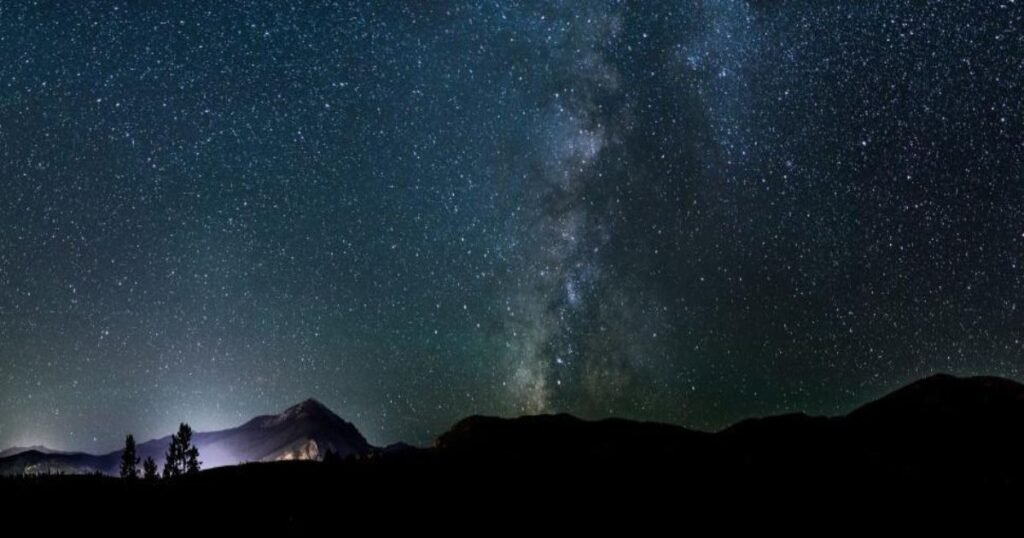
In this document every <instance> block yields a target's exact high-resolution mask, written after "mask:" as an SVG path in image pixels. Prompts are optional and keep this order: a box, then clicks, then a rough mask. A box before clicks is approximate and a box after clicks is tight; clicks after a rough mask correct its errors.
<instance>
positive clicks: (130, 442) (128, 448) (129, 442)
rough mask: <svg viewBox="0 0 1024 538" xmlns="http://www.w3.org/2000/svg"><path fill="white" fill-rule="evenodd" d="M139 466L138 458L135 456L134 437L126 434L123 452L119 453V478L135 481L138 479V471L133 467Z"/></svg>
mask: <svg viewBox="0 0 1024 538" xmlns="http://www.w3.org/2000/svg"><path fill="white" fill-rule="evenodd" d="M138 464H139V458H138V456H136V454H135V437H132V435H131V434H128V438H126V439H125V440H124V450H123V451H122V452H121V478H124V479H126V480H135V479H136V478H138V477H139V470H138V468H136V467H135V466H136V465H138Z"/></svg>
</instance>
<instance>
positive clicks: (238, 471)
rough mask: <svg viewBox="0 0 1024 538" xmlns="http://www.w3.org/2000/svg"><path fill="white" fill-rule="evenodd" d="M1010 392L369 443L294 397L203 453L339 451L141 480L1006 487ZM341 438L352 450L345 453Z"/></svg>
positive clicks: (941, 389) (336, 489) (622, 487)
mask: <svg viewBox="0 0 1024 538" xmlns="http://www.w3.org/2000/svg"><path fill="white" fill-rule="evenodd" d="M1022 401H1024V386H1022V385H1020V384H1017V383H1014V382H1012V381H1008V380H1004V379H996V378H985V377H977V378H956V377H952V376H934V377H931V378H928V379H925V380H922V381H919V382H916V383H913V384H911V385H908V386H906V387H903V388H901V389H899V390H897V391H895V392H893V393H891V394H889V395H887V396H885V397H883V398H881V399H879V400H877V401H874V402H871V403H869V404H866V405H864V406H862V407H860V408H858V409H856V410H854V411H853V412H851V413H849V414H848V415H845V416H839V417H811V416H806V415H802V414H791V415H782V416H775V417H765V418H756V419H750V420H745V421H742V422H739V423H737V424H735V425H733V426H731V427H729V428H726V429H724V430H722V431H721V432H718V433H705V432H699V431H693V430H689V429H686V428H683V427H680V426H674V425H669V424H657V423H642V422H635V421H630V420H623V419H606V420H598V421H588V420H582V419H579V418H576V417H573V416H570V415H564V414H561V415H541V416H527V417H520V418H495V417H484V416H472V417H468V418H466V419H464V420H461V421H459V422H458V423H457V424H455V425H454V426H453V427H452V428H451V429H450V430H449V431H447V432H445V433H444V434H443V435H441V436H440V437H439V438H438V439H437V441H436V443H435V445H434V446H433V447H431V448H427V449H420V448H415V447H411V446H408V445H396V446H392V447H390V448H388V449H372V448H371V447H369V445H368V444H366V442H365V440H363V438H362V436H361V435H357V433H358V432H355V429H354V428H352V427H351V425H350V424H348V423H347V422H344V421H343V420H341V419H340V418H337V417H336V416H335V415H334V414H333V413H331V412H330V411H329V410H327V409H326V408H324V407H323V406H322V405H320V404H318V403H317V402H315V401H309V402H303V403H302V404H299V405H297V406H294V407H292V408H289V409H288V410H286V411H284V412H283V413H281V414H279V415H271V416H264V417H257V418H255V419H253V420H251V421H249V422H247V423H246V424H243V425H242V426H239V427H238V428H234V429H231V430H224V431H222V432H208V433H206V434H197V440H199V441H200V442H201V451H203V450H205V451H206V452H204V453H203V457H204V459H205V454H206V453H215V451H214V450H213V448H214V447H223V449H224V450H228V449H229V448H230V450H232V451H233V453H235V454H238V453H243V452H244V451H246V450H248V451H250V452H248V454H251V456H252V458H251V459H253V460H260V461H270V460H279V459H287V458H288V457H289V455H303V456H305V455H310V454H311V452H310V451H309V450H304V449H298V450H297V449H296V448H295V447H297V446H298V447H309V446H311V445H310V443H311V442H315V444H316V446H317V451H318V452H320V451H325V450H326V448H325V447H330V448H331V450H337V451H338V452H339V454H342V457H341V458H336V459H334V460H332V461H333V462H332V463H329V464H328V463H316V462H298V461H295V462H271V463H254V464H248V465H240V466H228V467H221V468H217V469H213V470H210V471H204V472H203V473H200V475H199V476H196V477H187V478H185V479H182V480H177V481H166V482H165V481H161V482H159V483H158V484H151V485H147V486H145V488H149V489H148V490H146V491H151V492H154V495H167V496H168V497H175V496H177V495H178V494H179V493H180V492H181V491H183V490H187V491H189V492H192V493H197V492H202V493H203V494H204V495H205V496H207V497H208V500H209V502H213V503H216V502H217V501H218V499H220V498H226V497H231V498H237V499H240V500H243V501H245V502H250V503H253V504H254V505H259V504H260V503H269V502H270V501H269V500H268V499H277V498H278V497H279V494H280V493H281V492H289V493H294V492H301V493H302V497H303V498H304V499H311V501H309V502H314V503H317V502H319V503H321V505H322V506H321V508H322V509H323V510H324V511H325V513H330V512H331V510H332V508H331V507H332V506H335V504H336V503H337V502H339V501H341V502H348V503H359V502H371V501H370V500H373V499H378V500H379V499H387V502H388V504H389V505H390V504H391V503H403V502H408V503H429V502H434V501H437V500H438V499H442V498H444V496H445V495H461V496H463V497H471V498H472V500H474V501H476V500H479V501H480V502H484V501H485V500H488V499H490V501H487V502H492V503H494V502H496V501H494V500H493V499H494V498H495V496H503V497H504V498H505V500H506V501H510V502H511V501H515V500H516V499H521V498H522V495H528V496H530V498H542V499H547V501H548V502H552V503H558V502H561V500H562V499H566V498H574V499H575V498H595V497H596V498H601V499H609V498H611V499H629V498H633V497H634V496H636V495H640V494H642V493H644V492H647V493H648V494H650V492H654V491H669V492H674V493H672V494H670V495H686V494H688V495H699V496H702V497H707V496H712V497H714V496H718V497H719V498H732V497H733V496H735V495H736V494H738V493H740V492H741V493H742V494H743V495H746V496H748V497H751V496H753V497H754V498H757V499H762V500H765V499H775V498H780V496H785V495H788V494H793V493H797V494H800V495H811V496H814V497H822V496H827V495H835V494H839V493H842V494H844V495H851V494H855V495H861V496H863V495H869V496H871V498H875V497H877V496H878V495H890V496H897V495H907V494H908V492H915V493H918V494H921V493H922V492H923V493H927V494H934V493H935V492H943V491H945V492H954V491H955V492H962V491H983V492H994V491H995V492H999V491H1004V492H1005V491H1010V490H1012V489H1016V488H1019V487H1020V486H1021V485H1024V466H1022V464H1021V458H1020V454H1022V453H1024V405H1022ZM151 443H154V445H153V446H156V444H155V442H151ZM143 445H147V446H148V445H149V443H144V444H143ZM140 446H141V445H140ZM202 447H205V448H202ZM231 447H238V448H231ZM346 447H347V448H346ZM346 449H347V450H349V452H348V454H358V455H359V456H358V457H349V458H345V457H344V454H345V450H346ZM147 450H148V448H147ZM117 456H118V454H117V453H112V454H108V455H105V456H90V455H82V454H77V455H74V454H71V455H47V454H42V453H39V452H36V451H26V452H22V453H20V454H17V455H15V456H13V457H11V458H5V459H4V460H0V464H4V465H6V464H7V462H9V461H14V462H16V463H17V465H20V466H22V467H31V466H33V465H34V466H36V467H35V468H36V469H39V468H42V467H40V466H41V465H44V464H45V463H46V462H57V463H59V464H61V465H68V466H73V465H85V464H88V465H95V466H108V467H106V468H116V463H117ZM76 458H77V459H76ZM65 478H67V477H65ZM97 483H99V484H108V485H107V486H103V487H105V488H107V491H114V492H118V491H130V490H131V488H130V487H128V486H117V487H114V486H110V485H109V484H111V483H108V482H102V481H101V482H95V481H83V480H57V479H56V478H53V479H45V478H40V479H36V480H35V481H34V480H32V479H20V480H13V479H7V480H6V481H0V486H3V485H6V486H10V485H11V484H15V485H16V486H18V487H21V488H23V489H26V490H29V491H38V492H40V495H41V496H42V497H43V498H45V497H46V495H49V494H50V493H51V492H52V491H53V490H57V491H64V490H65V489H70V490H72V491H73V492H74V495H75V496H76V497H78V496H82V495H88V492H89V488H93V487H96V486H95V484H97ZM112 483H117V481H114V482H112ZM140 487H141V486H140ZM119 488H120V489H119ZM126 488H127V489H126ZM659 495H660V494H659ZM672 498H674V497H672ZM304 502H305V501H304ZM286 504H287V503H286ZM300 504H301V505H302V506H305V505H304V504H302V503H300ZM242 505H244V502H243V503H242ZM289 513H290V512H289ZM304 513H305V512H304Z"/></svg>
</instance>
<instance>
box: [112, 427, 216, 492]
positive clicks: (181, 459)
mask: <svg viewBox="0 0 1024 538" xmlns="http://www.w3.org/2000/svg"><path fill="white" fill-rule="evenodd" d="M202 464H203V462H201V461H199V449H198V448H197V447H196V446H195V445H193V444H192V428H191V427H190V426H189V425H188V424H186V423H184V422H182V423H181V425H180V426H179V427H178V433H175V434H173V435H171V445H170V446H169V447H167V452H166V454H165V455H164V470H163V477H164V478H173V477H176V476H182V475H186V474H196V473H198V472H199V467H200V466H201V465H202ZM138 465H139V456H138V453H137V452H136V449H135V437H134V436H132V435H131V434H128V437H127V438H126V439H125V440H124V450H123V451H122V452H121V478H124V479H125V480H137V479H138V478H139V468H138ZM157 478H158V475H157V465H156V462H155V461H153V458H152V457H146V461H145V462H143V463H142V479H143V480H147V481H154V480H156V479H157Z"/></svg>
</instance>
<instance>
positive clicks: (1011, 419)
mask: <svg viewBox="0 0 1024 538" xmlns="http://www.w3.org/2000/svg"><path fill="white" fill-rule="evenodd" d="M435 450H437V451H438V453H439V457H440V458H441V459H442V460H443V461H448V462H457V463H466V462H475V463H477V464H479V463H481V462H484V463H491V464H496V463H498V462H503V463H504V464H517V463H523V464H525V465H522V466H521V467H520V468H521V469H531V468H534V469H536V468H542V467H543V466H541V465H538V464H539V463H543V464H551V465H553V466H555V467H558V468H562V469H564V468H566V467H565V466H564V465H563V464H564V463H567V462H568V463H571V465H572V466H573V467H574V468H577V469H602V470H604V471H608V470H615V469H622V468H629V469H634V470H635V469H637V468H655V469H657V470H659V471H661V473H662V475H664V476H677V477H680V478H685V479H686V480H687V481H688V483H690V484H703V485H705V486H712V487H715V486H719V485H721V484H729V483H742V484H754V483H756V484H762V485H763V484H779V485H782V484H787V485H789V486H790V487H791V486H792V485H794V484H803V485H805V486H809V487H820V488H826V489H827V488H829V487H831V486H832V485H834V484H839V483H844V484H849V485H853V486H855V487H856V486H862V487H865V488H868V487H871V486H872V485H877V484H883V483H893V482H895V483H897V484H901V485H908V484H910V485H915V486H922V485H924V486H927V487H930V486H932V485H940V484H944V485H948V484H960V485H965V486H991V485H1006V484H1020V485H1024V460H1022V458H1020V454H1024V385H1021V384H1019V383H1016V382H1014V381H1010V380H1006V379H1001V378H995V377H967V378H959V377H954V376H950V375H942V374H940V375H936V376H932V377H929V378H926V379H922V380H920V381H917V382H915V383H912V384H910V385H907V386H905V387H903V388H900V389H898V390H896V391H894V392H892V393H890V394H888V395H887V396H884V397H882V398H880V399H878V400H876V401H873V402H870V403H867V404H865V405H863V406H861V407H859V408H857V409H855V410H853V411H852V412H850V413H849V414H847V415H844V416H838V417H812V416H807V415H804V414H790V415H781V416H773V417H764V418H754V419H748V420H744V421H741V422H739V423H737V424H734V425H732V426H730V427H728V428H726V429H724V430H722V431H720V432H717V433H713V434H711V433H701V432H695V431H691V430H687V429H685V428H682V427H679V426H671V425H665V424H649V423H646V424H645V423H638V422H631V421H622V420H604V421H597V422H589V421H583V420H580V419H577V418H575V417H571V416H568V415H550V416H533V417H521V418H515V419H500V418H493V417H470V418H468V419H465V420H463V421H461V422H459V423H458V424H456V425H455V426H454V427H453V428H452V429H451V430H450V431H448V432H447V433H445V434H444V435H442V436H441V437H440V438H439V439H438V441H437V443H436V445H435Z"/></svg>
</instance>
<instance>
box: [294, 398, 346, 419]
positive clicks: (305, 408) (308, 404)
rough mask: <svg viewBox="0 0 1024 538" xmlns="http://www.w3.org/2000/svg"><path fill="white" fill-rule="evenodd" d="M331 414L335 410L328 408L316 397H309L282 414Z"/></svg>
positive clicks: (295, 415) (296, 415) (297, 415)
mask: <svg viewBox="0 0 1024 538" xmlns="http://www.w3.org/2000/svg"><path fill="white" fill-rule="evenodd" d="M320 414H329V415H333V414H334V412H333V411H331V410H330V409H328V408H327V406H326V405H324V404H322V403H320V401H319V400H317V399H316V398H307V399H305V400H303V401H301V402H299V403H297V404H295V405H293V406H291V407H289V408H288V409H285V410H284V413H282V415H284V416H289V417H299V416H309V415H320Z"/></svg>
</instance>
